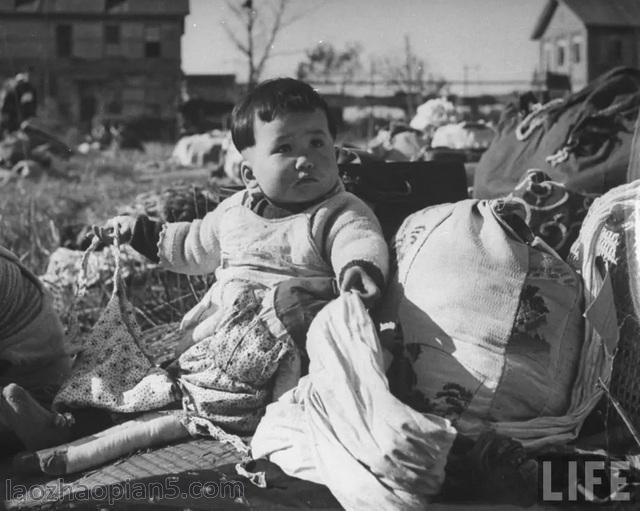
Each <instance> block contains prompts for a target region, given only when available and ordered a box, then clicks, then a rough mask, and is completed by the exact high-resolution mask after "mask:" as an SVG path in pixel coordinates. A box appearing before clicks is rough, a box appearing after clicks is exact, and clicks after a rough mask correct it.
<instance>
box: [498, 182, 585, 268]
mask: <svg viewBox="0 0 640 511" xmlns="http://www.w3.org/2000/svg"><path fill="white" fill-rule="evenodd" d="M597 196H598V194H581V193H578V192H574V191H572V190H568V189H567V188H566V187H565V185H563V184H562V183H558V182H557V181H553V180H552V179H551V177H549V176H548V175H547V174H545V173H544V172H543V171H541V170H537V169H531V170H529V171H527V173H526V175H525V176H524V178H523V179H522V180H521V181H520V182H519V183H518V185H517V186H516V187H515V189H514V190H513V192H511V193H510V194H509V195H508V196H507V197H506V201H507V202H509V203H510V204H511V205H512V207H513V206H516V205H517V206H518V207H517V208H514V209H518V210H519V211H518V214H519V215H520V216H521V217H522V219H523V220H524V221H525V223H526V224H527V226H528V227H529V229H531V232H532V233H533V234H534V235H535V236H539V237H540V238H541V239H543V240H544V241H545V242H546V243H547V244H548V245H549V246H550V247H551V248H553V249H554V250H555V251H556V252H558V255H560V257H562V258H563V259H566V258H567V256H568V255H569V249H570V248H571V245H572V244H573V242H574V241H575V240H576V238H577V237H578V232H579V231H580V226H581V225H582V221H583V220H584V217H585V216H586V215H587V211H588V209H589V206H590V205H591V203H592V202H593V200H594V199H595V198H596V197H597Z"/></svg>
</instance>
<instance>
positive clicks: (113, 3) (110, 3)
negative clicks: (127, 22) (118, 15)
mask: <svg viewBox="0 0 640 511" xmlns="http://www.w3.org/2000/svg"><path fill="white" fill-rule="evenodd" d="M124 2H125V0H107V3H106V4H105V9H106V10H107V11H110V10H111V9H113V8H115V7H118V6H119V5H120V4H123V3H124Z"/></svg>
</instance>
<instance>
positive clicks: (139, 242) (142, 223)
mask: <svg viewBox="0 0 640 511" xmlns="http://www.w3.org/2000/svg"><path fill="white" fill-rule="evenodd" d="M161 230H162V222H156V221H154V220H151V219H150V218H149V217H148V216H146V215H140V216H139V217H138V218H136V223H135V225H134V226H133V234H132V236H131V241H130V242H129V244H130V245H131V247H132V248H133V249H135V250H136V251H137V252H140V253H141V254H142V255H143V256H145V257H146V258H148V259H150V260H151V261H153V262H154V263H158V262H160V259H159V258H158V241H159V240H160V231H161Z"/></svg>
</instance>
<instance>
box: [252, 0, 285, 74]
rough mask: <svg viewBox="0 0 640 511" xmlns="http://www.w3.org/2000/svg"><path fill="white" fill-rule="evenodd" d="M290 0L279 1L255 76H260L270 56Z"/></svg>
mask: <svg viewBox="0 0 640 511" xmlns="http://www.w3.org/2000/svg"><path fill="white" fill-rule="evenodd" d="M289 1H290V0H279V2H278V8H277V10H276V14H275V19H274V20H273V25H271V33H270V34H269V38H268V40H267V44H266V45H265V47H264V52H263V53H262V57H260V60H259V61H258V64H257V65H256V67H255V70H256V76H260V75H261V74H262V70H263V69H264V66H265V64H266V63H267V60H268V59H269V55H270V54H271V50H272V48H273V43H274V41H275V40H276V37H277V36H278V32H280V29H281V24H282V17H283V16H284V13H285V11H286V10H287V6H288V5H289Z"/></svg>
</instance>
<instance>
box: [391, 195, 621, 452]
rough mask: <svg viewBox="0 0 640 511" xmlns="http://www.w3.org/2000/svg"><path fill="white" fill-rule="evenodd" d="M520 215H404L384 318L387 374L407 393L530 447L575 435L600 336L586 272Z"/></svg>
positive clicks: (491, 205) (457, 209)
mask: <svg viewBox="0 0 640 511" xmlns="http://www.w3.org/2000/svg"><path fill="white" fill-rule="evenodd" d="M520 213H521V208H520V206H519V204H518V203H511V202H510V201H508V200H501V201H475V200H466V201H461V202H458V203H456V204H446V205H441V206H435V207H432V208H427V209H425V210H423V211H420V212H418V213H415V214H413V215H411V216H410V217H409V218H407V220H406V221H405V222H404V224H403V225H402V227H401V228H400V230H399V231H398V233H397V235H396V238H395V243H394V246H395V247H394V248H395V259H396V262H397V271H396V274H395V276H394V278H393V279H392V281H391V285H390V289H389V291H388V292H387V295H386V298H385V303H384V304H383V307H382V311H381V320H383V321H385V320H387V321H388V320H392V321H395V322H396V323H397V324H398V327H399V328H398V330H399V332H398V333H399V335H400V336H401V340H402V344H400V346H396V347H395V348H394V354H395V361H394V364H393V365H392V367H391V369H390V373H389V378H390V384H391V385H392V388H393V389H394V391H395V392H396V393H397V394H398V395H399V396H400V397H401V398H402V399H403V401H405V402H407V403H409V404H410V405H411V406H412V407H414V408H416V409H417V410H419V411H422V412H431V413H436V414H439V415H442V416H445V417H448V418H450V419H451V420H452V422H453V424H454V426H455V427H456V428H457V429H458V431H460V432H461V433H463V434H466V435H469V436H471V437H477V436H478V435H480V434H481V433H482V432H484V431H486V430H490V429H493V430H496V431H497V432H498V433H500V434H504V435H507V436H510V437H513V438H515V439H516V440H519V441H520V442H522V444H523V445H524V446H525V447H527V448H534V447H539V446H542V445H545V444H551V443H554V442H561V441H566V440H569V439H571V438H573V437H575V436H576V435H577V433H578V430H579V428H580V426H581V424H582V421H583V420H584V418H585V417H586V415H587V414H588V412H589V411H590V410H591V409H592V408H593V406H594V405H595V401H593V400H592V399H591V398H592V397H593V396H594V393H595V392H596V390H595V382H594V381H592V379H590V378H591V377H592V376H593V374H595V373H598V374H601V373H600V369H601V366H600V365H599V364H600V362H599V359H597V356H596V355H594V352H593V350H596V348H595V347H594V346H597V347H598V348H597V349H599V346H600V345H599V344H598V340H599V339H600V337H599V336H597V335H596V334H597V332H594V331H593V329H592V328H589V329H586V330H585V325H584V321H583V317H582V313H583V310H584V298H583V286H582V282H581V279H580V277H579V275H578V274H577V273H576V272H575V271H574V270H573V268H571V267H570V266H569V265H568V264H567V263H565V262H564V261H563V260H562V259H561V258H560V257H559V256H558V255H557V254H556V253H555V252H554V251H553V250H552V249H551V248H550V247H548V245H546V244H545V243H544V242H543V241H542V240H541V239H540V238H538V237H534V236H533V235H532V234H531V231H530V230H529V229H528V227H527V226H526V224H525V223H524V222H523V221H522V218H521V217H520V216H519V215H520ZM592 292H593V288H590V289H589V293H592ZM593 296H595V294H594V295H593ZM606 303H607V302H606V300H605V301H601V302H599V303H596V304H595V305H593V304H591V305H590V307H591V308H592V312H594V311H598V310H600V309H601V306H603V305H601V304H606ZM605 309H606V307H605ZM609 333H611V332H609ZM587 338H589V339H587ZM597 353H599V352H597ZM402 360H404V361H405V363H400V361H402ZM585 361H588V362H585ZM596 362H597V363H596ZM592 364H593V365H592ZM584 366H588V367H589V368H590V369H589V371H591V373H589V374H588V375H585V374H583V373H584V371H583V367H584ZM596 400H597V399H596Z"/></svg>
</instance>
